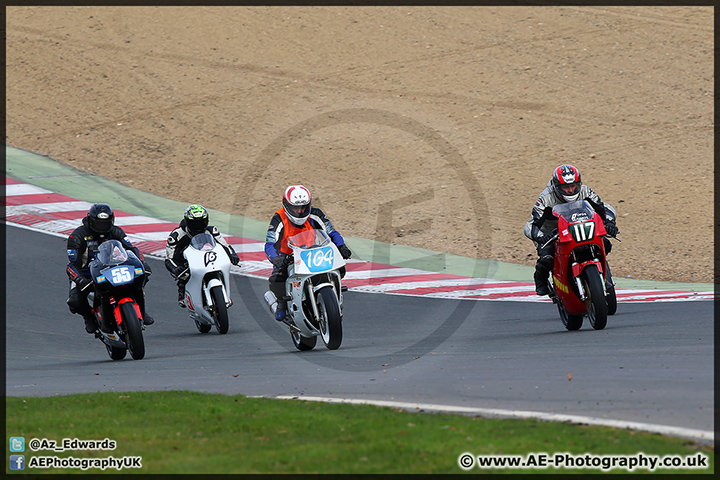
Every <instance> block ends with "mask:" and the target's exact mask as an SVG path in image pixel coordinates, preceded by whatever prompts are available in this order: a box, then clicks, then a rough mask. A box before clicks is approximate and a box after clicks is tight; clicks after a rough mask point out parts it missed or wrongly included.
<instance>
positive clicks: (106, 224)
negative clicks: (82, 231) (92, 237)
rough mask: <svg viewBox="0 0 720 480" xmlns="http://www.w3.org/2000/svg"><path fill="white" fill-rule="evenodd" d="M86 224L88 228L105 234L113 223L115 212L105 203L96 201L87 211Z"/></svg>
mask: <svg viewBox="0 0 720 480" xmlns="http://www.w3.org/2000/svg"><path fill="white" fill-rule="evenodd" d="M87 224H88V227H90V230H92V231H93V232H95V233H97V234H100V235H107V234H108V233H110V230H112V227H113V225H115V214H114V213H113V210H112V208H110V205H108V204H107V203H96V204H94V205H93V206H91V207H90V209H89V210H88V213H87Z"/></svg>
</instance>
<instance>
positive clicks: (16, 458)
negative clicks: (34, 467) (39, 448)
mask: <svg viewBox="0 0 720 480" xmlns="http://www.w3.org/2000/svg"><path fill="white" fill-rule="evenodd" d="M10 470H25V455H10Z"/></svg>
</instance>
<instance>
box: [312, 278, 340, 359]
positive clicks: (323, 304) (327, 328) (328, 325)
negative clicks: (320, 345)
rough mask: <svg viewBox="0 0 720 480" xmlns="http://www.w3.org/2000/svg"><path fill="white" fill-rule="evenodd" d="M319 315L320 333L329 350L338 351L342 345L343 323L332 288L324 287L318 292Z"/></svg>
mask: <svg viewBox="0 0 720 480" xmlns="http://www.w3.org/2000/svg"><path fill="white" fill-rule="evenodd" d="M317 301H318V313H320V333H321V336H322V339H323V342H324V343H325V346H326V347H327V348H328V349H329V350H336V349H338V348H339V347H340V344H341V343H342V323H341V322H340V307H339V306H338V299H337V297H336V296H335V291H334V290H333V289H332V287H323V288H321V289H320V290H319V291H318V296H317Z"/></svg>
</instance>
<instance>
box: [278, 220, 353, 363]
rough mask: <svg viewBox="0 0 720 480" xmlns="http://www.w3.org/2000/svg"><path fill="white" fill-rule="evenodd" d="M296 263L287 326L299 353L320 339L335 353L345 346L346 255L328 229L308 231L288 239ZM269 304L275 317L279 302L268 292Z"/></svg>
mask: <svg viewBox="0 0 720 480" xmlns="http://www.w3.org/2000/svg"><path fill="white" fill-rule="evenodd" d="M288 245H289V246H290V248H291V249H292V250H293V257H294V260H295V261H294V263H292V264H290V265H288V278H287V281H286V282H285V291H286V292H287V296H286V297H285V300H287V302H288V314H287V316H286V317H285V323H286V324H287V325H288V326H289V327H290V335H291V337H292V340H293V343H294V344H295V347H296V348H297V349H298V350H312V349H313V348H314V347H315V344H316V342H317V337H318V336H320V337H321V338H322V340H323V342H324V343H325V346H326V347H327V348H328V349H330V350H335V349H337V348H338V347H340V344H341V343H342V305H343V292H344V291H347V287H343V286H342V284H341V282H340V273H339V272H338V270H339V269H340V268H341V267H343V266H344V265H345V260H343V258H342V255H340V252H339V251H338V249H337V247H336V246H335V244H334V243H333V242H332V241H331V240H330V237H329V236H328V235H327V233H325V231H324V230H306V231H304V232H301V233H299V234H297V235H295V236H292V237H290V238H289V239H288ZM265 301H266V302H267V304H268V306H269V307H270V313H271V314H272V316H273V318H275V311H276V310H277V299H276V298H275V295H274V294H273V293H272V292H271V291H267V292H265Z"/></svg>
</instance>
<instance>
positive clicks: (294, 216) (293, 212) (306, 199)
mask: <svg viewBox="0 0 720 480" xmlns="http://www.w3.org/2000/svg"><path fill="white" fill-rule="evenodd" d="M283 209H285V214H286V215H287V216H288V218H289V219H290V221H291V222H292V223H294V224H295V225H297V226H298V227H301V226H303V225H304V224H305V222H307V219H308V218H309V217H310V190H308V189H307V188H305V187H303V186H302V185H290V186H289V187H287V188H286V189H285V194H284V195H283Z"/></svg>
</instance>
